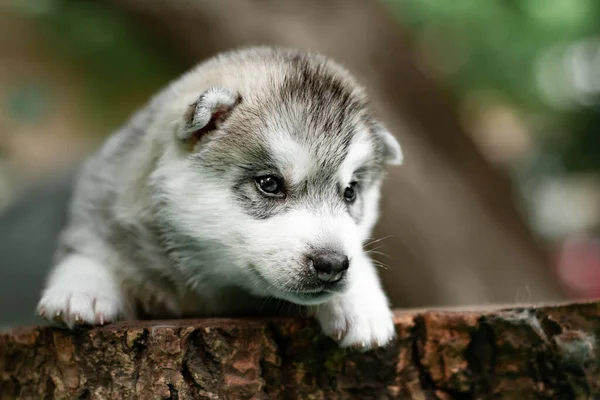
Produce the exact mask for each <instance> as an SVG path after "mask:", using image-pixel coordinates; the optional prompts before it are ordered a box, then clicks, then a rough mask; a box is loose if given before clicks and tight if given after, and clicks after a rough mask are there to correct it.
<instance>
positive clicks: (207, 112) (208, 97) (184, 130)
mask: <svg viewBox="0 0 600 400" xmlns="http://www.w3.org/2000/svg"><path fill="white" fill-rule="evenodd" d="M239 102H240V97H239V95H236V94H234V93H232V92H231V91H230V90H229V89H225V88H221V87H213V88H210V89H208V90H207V91H206V92H204V93H202V94H201V95H200V97H198V100H196V101H195V102H193V103H192V104H190V106H189V107H188V109H187V111H186V113H185V115H184V121H183V125H182V127H181V128H180V129H179V131H178V132H177V138H178V139H179V140H181V141H182V142H184V143H185V144H186V145H187V146H189V148H193V147H194V145H195V144H196V143H197V142H198V140H200V138H202V136H203V135H205V134H206V133H208V132H210V131H214V130H215V129H218V128H219V126H220V125H221V124H222V123H223V122H224V121H225V120H226V119H227V118H228V117H229V115H230V114H231V111H232V110H233V109H234V108H235V106H237V104H238V103H239Z"/></svg>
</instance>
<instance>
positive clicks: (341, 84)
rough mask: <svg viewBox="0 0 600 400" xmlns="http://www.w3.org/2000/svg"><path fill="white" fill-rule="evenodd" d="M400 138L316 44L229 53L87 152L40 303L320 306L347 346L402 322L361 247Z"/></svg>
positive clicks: (376, 338)
mask: <svg viewBox="0 0 600 400" xmlns="http://www.w3.org/2000/svg"><path fill="white" fill-rule="evenodd" d="M402 157H403V156H402V151H401V148H400V145H399V144H398V142H397V141H396V139H395V138H394V137H393V136H392V135H391V134H390V133H389V132H388V131H387V130H386V128H385V127H384V125H383V124H382V123H381V122H380V121H379V120H377V118H376V117H375V116H374V114H373V112H372V110H371V109H370V108H369V104H368V100H367V97H366V95H365V91H364V89H363V88H362V87H361V86H360V85H359V84H358V83H357V81H356V80H355V79H354V78H353V77H352V76H351V75H350V73H349V72H347V71H346V70H345V69H344V68H343V67H342V66H340V65H339V64H337V63H335V62H334V61H332V60H330V59H328V58H327V57H325V56H322V55H319V54H312V53H305V52H300V51H296V50H291V49H281V48H270V47H260V48H249V49H242V50H236V51H231V52H227V53H222V54H220V55H217V56H216V57H214V58H212V59H210V60H208V61H205V62H203V63H201V64H200V65H198V66H197V67H195V68H194V69H193V70H191V71H190V72H188V73H186V74H185V75H183V76H182V77H181V78H180V79H178V80H176V81H175V82H174V83H172V84H171V85H169V86H168V87H167V88H166V89H164V90H163V91H161V92H160V93H158V94H157V95H156V96H155V97H154V98H152V99H151V100H150V101H149V103H148V104H147V105H146V106H145V107H144V108H143V109H141V110H140V111H138V112H137V113H136V114H134V115H133V116H132V118H131V120H130V121H129V122H128V123H127V124H126V125H124V126H123V127H122V128H120V129H119V130H117V131H116V132H115V133H113V134H112V135H111V136H110V137H109V139H108V140H107V141H106V143H105V144H104V146H103V147H101V149H100V150H99V151H98V152H97V153H96V154H94V155H93V156H92V157H90V159H89V160H88V161H87V163H86V164H85V165H84V167H83V169H82V171H81V173H80V175H79V178H78V181H77V183H76V186H75V190H74V194H73V198H72V202H71V206H70V214H69V221H68V223H67V226H66V227H65V229H64V230H63V232H62V234H61V236H60V239H59V244H58V248H57V252H56V256H55V266H54V267H53V269H52V271H51V273H50V276H49V279H48V281H47V285H46V288H45V289H44V291H43V293H42V297H41V300H40V302H39V305H38V310H37V311H38V313H39V314H40V315H42V316H44V317H45V318H48V319H54V320H58V321H60V322H62V323H65V324H67V325H68V326H71V327H72V326H74V325H76V324H85V325H102V324H105V323H108V322H113V321H117V320H122V319H136V318H182V317H209V316H211V317H232V316H244V315H265V314H272V313H275V314H282V313H283V314H285V313H287V311H288V310H290V309H293V308H296V309H297V310H296V311H298V310H299V311H300V312H303V313H304V314H305V315H314V316H315V317H316V319H317V320H318V321H319V323H320V325H321V327H322V329H323V331H324V333H325V334H327V335H329V336H331V337H333V338H334V339H336V340H337V341H338V342H339V343H340V345H341V346H343V347H346V346H353V347H359V348H364V349H367V348H372V347H376V346H383V345H385V344H386V343H388V342H389V341H390V339H391V338H393V336H394V332H395V330H394V325H393V321H392V313H391V311H390V308H389V305H388V301H387V298H386V296H385V294H384V293H383V290H382V288H381V286H380V283H379V279H378V276H377V271H376V269H375V267H374V264H373V263H372V261H371V260H370V258H369V257H368V255H367V254H366V252H365V251H364V249H363V245H364V244H365V242H366V241H368V240H369V237H370V234H371V230H372V228H373V225H374V224H375V222H376V220H377V217H378V202H379V197H380V187H381V184H382V180H383V177H384V175H385V170H386V167H387V166H388V165H398V164H401V162H402Z"/></svg>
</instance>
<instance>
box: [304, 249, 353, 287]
mask: <svg viewBox="0 0 600 400" xmlns="http://www.w3.org/2000/svg"><path fill="white" fill-rule="evenodd" d="M309 259H310V260H311V261H312V264H313V267H314V268H315V270H316V271H317V277H318V278H319V279H320V280H322V281H323V282H329V283H334V282H337V281H339V280H340V279H342V277H343V276H344V272H345V271H346V270H347V269H348V267H349V265H350V262H349V261H348V257H347V256H346V255H345V254H342V253H337V252H334V251H323V252H319V253H315V254H313V255H312V256H310V257H309Z"/></svg>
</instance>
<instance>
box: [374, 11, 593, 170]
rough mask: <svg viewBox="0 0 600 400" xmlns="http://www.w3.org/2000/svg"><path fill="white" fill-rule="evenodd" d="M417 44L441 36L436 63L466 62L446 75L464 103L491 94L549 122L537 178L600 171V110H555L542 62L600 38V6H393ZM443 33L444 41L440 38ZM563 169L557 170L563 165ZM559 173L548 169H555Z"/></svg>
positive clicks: (540, 134) (538, 159)
mask: <svg viewBox="0 0 600 400" xmlns="http://www.w3.org/2000/svg"><path fill="white" fill-rule="evenodd" d="M385 2H386V3H387V4H388V6H389V7H390V9H391V10H393V12H394V13H395V14H396V15H397V17H398V18H399V19H400V20H402V22H403V23H404V24H405V25H407V26H408V27H409V29H411V30H412V31H413V32H414V33H415V37H416V38H419V37H420V35H422V34H423V33H424V32H427V31H428V30H431V29H435V32H438V35H434V42H436V41H437V42H439V43H435V44H437V45H435V46H434V48H433V52H434V53H435V52H438V53H440V52H441V53H442V54H441V55H439V54H437V55H436V54H434V57H435V60H436V61H439V62H441V63H443V62H444V61H449V62H452V57H457V56H456V55H457V54H459V55H461V56H460V57H459V58H461V57H462V58H461V60H462V63H461V64H460V65H459V66H458V67H457V68H455V69H454V70H452V73H450V74H446V75H445V76H444V79H445V82H446V83H447V84H448V85H449V86H450V87H451V88H452V89H453V90H454V92H455V93H456V94H457V95H458V96H459V98H460V97H462V96H464V95H466V94H468V93H470V92H473V91H480V90H483V91H491V92H495V93H498V94H501V96H502V97H503V98H506V99H509V100H511V101H512V102H513V103H514V104H516V105H517V106H518V107H520V108H521V109H522V110H523V111H525V112H530V113H537V114H538V115H542V116H543V117H544V119H545V121H547V123H546V125H545V126H544V130H543V131H538V132H535V138H536V139H538V140H539V145H540V146H541V149H540V150H541V156H540V154H538V155H537V156H536V157H535V159H532V162H534V163H536V162H537V163H538V164H539V165H538V167H539V168H536V169H535V170H536V171H537V172H536V173H554V171H557V170H564V169H566V170H567V171H573V172H575V171H595V172H600V161H598V160H600V136H599V133H600V132H597V131H598V127H600V107H599V106H597V105H591V106H587V107H584V106H579V107H578V108H576V109H575V110H570V111H565V110H559V109H554V108H553V106H552V105H550V104H549V103H548V102H546V101H544V98H543V97H542V96H541V93H540V92H539V88H538V86H537V81H536V76H535V71H536V69H535V67H536V63H538V62H539V56H540V55H541V54H543V53H544V52H545V51H547V50H549V49H551V48H552V47H553V46H556V45H568V44H572V43H574V42H576V41H577V40H580V39H584V38H590V37H594V36H598V34H599V33H600V19H599V18H598V17H599V16H600V1H597V0H454V1H448V0H385ZM439 33H441V34H439ZM557 160H558V162H559V163H560V164H561V167H560V168H558V169H557V168H556V167H555V166H556V161H557ZM550 165H554V167H552V170H548V169H547V170H545V171H543V170H544V168H545V167H544V166H550Z"/></svg>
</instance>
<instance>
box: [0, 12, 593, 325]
mask: <svg viewBox="0 0 600 400" xmlns="http://www.w3.org/2000/svg"><path fill="white" fill-rule="evenodd" d="M258 44H279V45H285V46H292V47H298V48H304V49H309V50H316V51H321V52H324V53H326V54H328V55H330V56H332V57H334V58H335V59H337V60H339V61H341V62H342V63H343V64H345V65H346V66H347V67H348V68H349V69H351V70H352V71H353V72H354V73H355V74H357V75H358V76H359V79H361V81H362V82H363V83H364V84H365V85H366V86H367V87H368V90H369V91H370V94H371V96H372V98H373V103H374V107H375V108H376V110H377V112H378V113H379V114H380V115H381V116H382V118H383V120H384V121H385V122H386V123H387V124H388V126H389V127H390V129H391V130H392V131H393V133H394V134H395V135H397V137H398V138H399V139H400V141H401V143H402V144H403V146H404V150H405V153H406V165H405V166H403V167H401V168H398V169H394V170H393V171H390V174H389V177H388V180H387V183H386V188H385V192H384V198H383V211H382V215H383V217H382V220H381V222H380V224H379V226H378V228H377V232H376V233H377V236H376V238H379V239H381V240H380V241H378V242H377V244H376V245H375V246H372V247H371V250H373V253H374V254H376V257H378V258H379V261H380V262H382V263H384V264H385V265H386V266H387V268H384V269H382V270H381V275H382V279H383V281H384V283H385V286H386V289H387V291H388V293H389V294H390V297H391V299H392V301H393V304H394V306H396V307H424V306H461V305H478V304H488V303H504V304H506V303H515V302H533V301H558V300H563V299H573V298H594V297H599V296H600V240H599V239H598V234H599V233H600V229H599V228H600V179H599V173H600V132H599V130H600V104H599V102H600V2H598V1H595V0H518V1H515V0H487V1H485V2H484V1H478V0H454V1H452V2H449V1H447V0H385V1H383V0H380V1H376V0H373V1H364V0H310V1H300V0H295V1H294V0H282V1H278V2H275V1H264V2H259V1H252V0H231V1H227V2H222V1H221V2H219V1H217V0H197V1H193V2H192V1H184V0H174V1H166V0H164V1H159V0H155V1H152V0H147V1H140V0H137V1H136V0H105V1H97V0H94V1H92V0H78V1H69V0H15V1H9V0H2V1H1V2H0V324H14V323H29V322H31V321H35V320H33V319H32V317H31V314H32V312H33V309H34V307H35V303H36V301H37V298H38V296H39V292H40V289H41V286H42V283H43V279H44V275H45V273H46V270H47V268H48V266H49V264H50V257H51V253H52V246H53V242H54V239H55V236H56V233H57V232H58V230H59V229H60V226H61V224H62V223H63V221H64V213H65V208H66V204H67V199H68V194H69V182H70V179H71V177H72V173H73V171H74V170H75V169H76V167H77V165H78V164H79V163H80V162H81V160H82V159H83V158H84V157H85V156H86V155H88V154H89V153H90V152H91V151H93V150H94V149H96V148H97V147H98V146H99V145H100V144H101V142H102V140H103V139H104V138H106V136H107V134H109V133H110V132H111V131H112V130H113V129H115V128H117V127H118V126H119V125H120V124H122V123H124V122H125V121H126V119H127V118H128V116H129V115H130V114H131V112H132V111H133V110H135V109H136V108H138V107H140V106H142V105H143V104H144V103H145V102H146V100H147V99H148V97H149V96H150V95H151V94H152V93H154V92H155V91H157V90H158V89H160V88H161V87H162V86H163V85H165V84H166V83H167V82H169V81H170V80H172V79H174V78H176V77H177V76H178V75H179V74H181V73H182V72H184V71H185V70H186V69H188V68H189V67H191V66H192V65H194V64H195V63H196V62H198V61H201V60H202V59H203V58H206V57H209V56H211V55H213V54H215V53H216V52H219V51H222V50H226V49H230V48H234V47H239V46H247V45H258Z"/></svg>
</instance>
